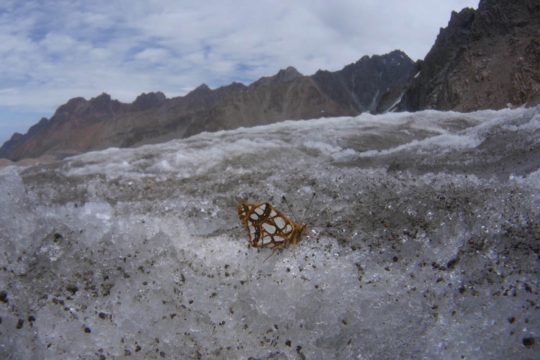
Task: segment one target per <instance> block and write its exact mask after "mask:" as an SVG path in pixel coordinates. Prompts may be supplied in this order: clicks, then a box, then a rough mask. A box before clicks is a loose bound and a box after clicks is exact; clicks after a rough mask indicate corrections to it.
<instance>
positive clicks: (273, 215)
mask: <svg viewBox="0 0 540 360" xmlns="http://www.w3.org/2000/svg"><path fill="white" fill-rule="evenodd" d="M238 215H239V217H240V220H241V221H242V223H243V224H244V227H245V228H246V230H247V232H248V236H249V242H250V244H251V246H253V247H260V248H265V247H266V248H273V249H283V248H285V247H287V246H288V245H289V244H290V243H291V242H292V243H293V245H295V244H296V242H297V241H298V239H299V237H300V233H301V232H302V230H303V229H304V226H303V225H298V224H296V223H295V222H294V221H292V220H291V219H289V218H288V217H287V216H285V215H284V214H283V213H282V212H281V211H279V210H277V209H274V208H273V207H272V205H270V204H269V203H262V204H246V203H242V204H240V205H239V207H238Z"/></svg>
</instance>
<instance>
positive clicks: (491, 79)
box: [399, 0, 540, 111]
mask: <svg viewBox="0 0 540 360" xmlns="http://www.w3.org/2000/svg"><path fill="white" fill-rule="evenodd" d="M539 39H540V2H539V1H537V0H515V1H499V0H481V1H480V3H479V5H478V10H473V9H470V8H466V9H463V10H462V11H460V12H459V13H457V12H453V13H452V15H451V18H450V21H449V23H448V26H447V27H446V28H444V29H441V31H440V33H439V35H438V37H437V40H436V41H435V44H434V45H433V47H432V48H431V50H430V52H429V53H428V54H427V55H426V57H425V59H424V61H422V62H421V63H419V64H418V65H417V72H416V75H415V77H414V78H413V79H412V81H411V83H410V85H409V86H408V88H407V91H406V92H405V94H404V95H403V98H402V101H401V103H400V105H399V110H407V111H418V110H422V109H437V110H455V111H473V110H480V109H501V108H503V107H507V106H520V105H535V104H538V103H540V40H539Z"/></svg>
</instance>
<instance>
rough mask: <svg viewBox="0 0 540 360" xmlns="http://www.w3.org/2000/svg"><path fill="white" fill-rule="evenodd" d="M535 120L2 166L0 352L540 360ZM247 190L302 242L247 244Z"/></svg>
mask: <svg viewBox="0 0 540 360" xmlns="http://www.w3.org/2000/svg"><path fill="white" fill-rule="evenodd" d="M539 119H540V108H539V107H536V108H519V109H504V110H500V111H491V110H489V111H479V112H473V113H457V112H437V111H423V112H419V113H389V114H385V115H378V116H375V115H370V114H362V115H360V116H358V117H341V118H331V119H328V118H326V119H317V120H305V121H285V122H282V123H278V124H272V125H268V126H261V127H255V128H242V129H237V130H234V131H222V132H217V133H203V134H199V135H197V136H194V137H191V138H189V139H184V140H175V141H171V142H168V143H165V144H159V145H147V146H142V147H139V148H133V149H108V150H104V151H99V152H91V153H87V154H84V155H81V156H77V157H72V158H68V159H66V160H64V161H60V162H57V163H53V164H47V165H36V166H28V167H22V166H6V167H4V168H2V169H0V203H1V204H2V206H1V207H0V224H1V230H2V231H1V232H0V279H1V282H0V320H1V321H0V357H1V358H8V359H9V358H13V359H32V358H50V359H53V358H54V359H56V358H66V359H77V358H81V359H82V358H123V357H125V358H145V359H147V358H148V359H160V358H171V359H181V358H204V359H207V358H226V359H229V358H230V359H249V358H256V359H298V358H307V359H329V358H340V359H349V358H355V359H381V358H451V359H453V358H458V359H459V358H467V359H469V358H490V359H508V358H523V359H528V358H529V359H533V358H537V357H538V341H539V340H538V337H539V332H540V325H539V324H540V315H539V314H540V313H539V312H538V304H539V297H538V291H539V290H538V289H539V280H538V279H539V278H540V277H539V270H540V269H539V261H538V256H539V253H538V252H539V249H540V221H539V219H540V205H539V204H540V199H539V197H540V121H539ZM313 194H315V197H314V198H313ZM285 199H286V200H285ZM240 201H250V202H262V201H269V202H271V203H272V204H273V205H274V206H275V207H276V208H278V209H280V210H281V211H283V212H284V213H285V214H287V215H289V216H291V217H292V218H293V219H294V220H295V221H296V222H299V223H302V224H307V230H306V232H305V235H304V236H303V238H302V241H301V242H300V243H299V244H298V246H297V247H296V249H295V250H294V251H293V249H292V248H287V249H285V250H283V251H280V252H275V253H272V250H270V249H260V250H257V249H253V248H248V247H247V236H246V232H245V230H244V229H242V228H241V224H240V222H239V220H238V217H237V211H236V206H237V205H238V203H239V202H240Z"/></svg>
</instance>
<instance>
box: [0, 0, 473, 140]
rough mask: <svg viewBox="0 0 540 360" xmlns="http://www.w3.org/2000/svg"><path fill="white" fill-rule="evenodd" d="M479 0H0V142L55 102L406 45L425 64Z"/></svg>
mask: <svg viewBox="0 0 540 360" xmlns="http://www.w3.org/2000/svg"><path fill="white" fill-rule="evenodd" d="M477 5H478V0H437V1H433V0H386V1H378V0H332V1H329V0H295V1H292V0H204V1H201V0H138V1H133V0H114V1H111V0H93V1H83V0H80V1H77V0H25V1H20V0H0V144H2V143H3V142H4V141H6V140H8V139H9V138H10V137H11V135H12V133H13V132H15V131H17V132H20V133H24V132H26V131H27V129H28V127H30V126H31V125H33V124H35V123H37V122H38V121H39V119H40V118H41V117H47V118H50V117H51V116H52V115H53V114H54V111H55V109H56V108H58V106H60V105H62V104H64V103H66V102H67V100H69V99H71V98H73V97H77V96H82V97H85V98H87V99H89V98H92V97H95V96H98V95H99V94H101V93H102V92H106V93H108V94H110V95H111V96H112V97H113V98H114V99H118V100H120V101H123V102H131V101H133V100H134V99H135V98H136V97H137V95H139V94H141V93H143V92H149V91H162V92H164V93H165V95H167V97H173V96H179V95H184V94H186V93H187V92H189V91H190V90H192V89H194V88H195V87H197V86H199V85H200V84H203V83H205V84H207V85H208V86H210V87H211V88H215V87H219V86H223V85H227V84H229V83H231V82H233V81H237V82H242V83H244V84H246V85H247V84H249V83H251V82H253V81H255V80H256V79H258V78H260V77H261V76H270V75H273V74H275V73H276V72H277V71H279V69H282V68H286V67H287V66H294V67H295V68H296V69H298V70H299V71H300V72H301V73H303V74H305V75H310V74H313V73H314V72H316V71H317V70H318V69H325V70H331V71H335V70H339V69H341V68H342V67H343V66H345V65H347V64H350V63H352V62H355V61H357V60H358V59H360V58H361V57H362V56H364V55H374V54H379V55H382V54H386V53H388V52H390V51H392V50H395V49H400V50H403V51H404V52H405V53H407V54H408V55H409V56H410V57H411V58H412V59H413V60H417V59H422V58H423V57H424V56H425V55H426V54H427V52H428V51H429V49H430V48H431V46H432V45H433V43H434V41H435V38H436V36H437V34H438V33H439V29H440V28H441V27H446V25H447V24H448V20H449V19H450V13H451V11H453V10H454V11H459V10H461V9H463V8H465V7H472V8H476V7H477Z"/></svg>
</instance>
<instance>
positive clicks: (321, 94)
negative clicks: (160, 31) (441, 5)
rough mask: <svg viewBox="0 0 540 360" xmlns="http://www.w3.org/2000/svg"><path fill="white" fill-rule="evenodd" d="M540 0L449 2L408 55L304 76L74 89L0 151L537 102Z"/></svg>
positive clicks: (67, 148)
mask: <svg viewBox="0 0 540 360" xmlns="http://www.w3.org/2000/svg"><path fill="white" fill-rule="evenodd" d="M538 39H540V3H539V2H538V1H537V0H536V1H535V0H515V1H504V0H481V1H480V2H479V5H478V9H477V10H474V9H471V8H466V9H463V10H462V11H460V12H459V13H458V12H453V13H452V15H451V18H450V21H449V23H448V26H447V27H446V28H441V31H440V33H439V35H438V36H437V39H436V41H435V44H434V45H433V47H432V49H431V50H430V52H429V53H428V54H427V55H426V57H425V59H424V60H423V61H418V62H417V63H416V64H415V63H413V62H412V60H411V59H410V58H409V57H408V56H407V55H406V54H405V53H403V52H401V51H398V50H396V51H393V52H391V53H389V54H386V55H382V56H377V55H375V56H371V57H368V56H364V57H363V58H361V59H360V60H358V61H357V62H356V63H354V64H350V65H347V66H345V67H344V68H343V69H342V70H340V71H335V72H329V71H323V70H320V71H318V72H316V73H315V74H314V75H312V76H304V75H302V74H301V73H299V72H298V71H297V70H296V69H294V68H293V67H289V68H287V69H283V70H280V71H279V72H278V73H277V74H275V75H274V76H269V77H263V78H261V79H259V80H257V81H255V82H254V83H252V84H250V85H248V86H246V85H244V84H240V83H232V84H230V85H227V86H224V87H220V88H218V89H210V88H209V87H208V86H207V85H204V84H203V85H201V86H199V87H198V88H196V89H194V90H193V91H192V92H190V93H189V94H187V95H185V96H181V97H175V98H170V99H168V98H166V97H165V95H164V94H163V93H160V92H156V93H149V94H141V95H140V96H139V97H137V99H135V101H134V102H133V103H130V104H125V103H121V102H118V101H116V100H113V99H111V97H110V96H109V95H107V94H102V95H100V96H98V97H96V98H93V99H91V100H85V99H83V98H74V99H71V100H70V101H68V103H66V104H65V105H62V106H61V107H60V108H58V110H57V111H56V113H55V114H54V115H53V116H52V117H51V119H45V118H44V119H42V120H41V121H40V122H39V123H37V124H36V125H34V126H33V127H31V128H30V130H29V131H28V132H27V133H26V134H24V135H22V134H14V135H13V137H12V138H11V139H10V140H9V141H8V142H6V143H5V144H4V145H3V146H2V147H1V148H0V158H6V159H10V160H14V161H17V160H20V159H24V158H37V157H42V156H48V157H52V158H62V157H65V156H67V155H72V154H77V153H81V152H85V151H89V150H99V149H103V148H107V147H111V146H113V147H129V146H137V145H141V144H146V143H159V142H163V141H168V140H171V139H175V138H185V137H188V136H191V135H194V134H198V133H200V132H202V131H217V130H226V129H234V128H238V127H241V126H244V127H248V126H256V125H264V124H268V123H273V122H277V121H282V120H287V119H292V120H294V119H310V118H319V117H331V116H350V115H357V114H359V113H362V112H365V111H370V112H371V113H383V112H385V111H418V110H423V109H437V110H454V111H474V110H480V109H501V108H504V107H514V106H521V105H525V106H529V105H536V104H539V103H540V40H538Z"/></svg>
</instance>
